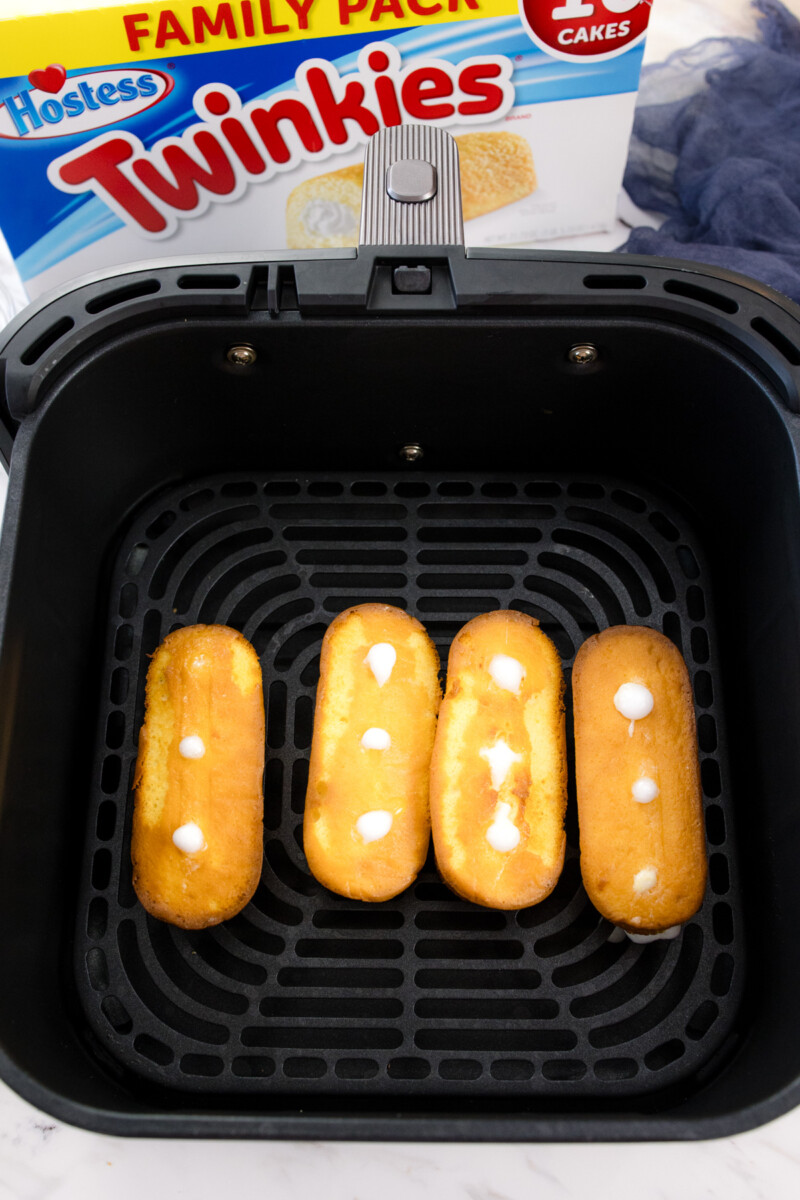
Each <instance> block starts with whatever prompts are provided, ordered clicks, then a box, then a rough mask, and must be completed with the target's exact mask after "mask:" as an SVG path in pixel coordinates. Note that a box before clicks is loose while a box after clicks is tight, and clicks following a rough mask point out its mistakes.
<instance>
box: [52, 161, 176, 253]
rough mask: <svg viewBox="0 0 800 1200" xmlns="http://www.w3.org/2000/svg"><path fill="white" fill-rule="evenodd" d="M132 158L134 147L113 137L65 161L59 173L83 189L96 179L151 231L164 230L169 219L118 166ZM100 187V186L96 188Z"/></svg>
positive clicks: (135, 218) (73, 186) (73, 185)
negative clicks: (84, 185) (69, 160)
mask: <svg viewBox="0 0 800 1200" xmlns="http://www.w3.org/2000/svg"><path fill="white" fill-rule="evenodd" d="M132 157H133V146H131V144H130V143H129V142H127V141H126V140H125V139H124V138H111V139H110V140H109V141H107V142H103V143H102V144H101V145H100V146H95V148H94V149H93V150H87V151H85V153H83V154H81V155H80V156H79V157H78V158H73V159H72V161H71V162H67V163H62V165H61V166H60V167H59V168H58V174H59V175H60V176H61V178H62V179H63V181H64V183H67V184H69V185H70V186H71V187H72V188H76V187H77V188H80V190H81V191H86V190H87V189H86V188H83V187H81V185H82V184H84V183H91V182H95V183H96V184H97V185H98V187H100V188H102V189H103V190H104V191H106V192H107V193H108V194H109V196H111V197H112V199H114V200H116V202H117V204H119V205H120V207H121V208H123V209H124V210H125V212H126V213H128V214H129V216H131V217H133V219H134V221H136V222H137V224H139V225H141V227H142V228H143V229H146V230H147V231H148V232H149V233H161V232H162V230H164V229H166V227H167V222H166V221H165V220H164V218H163V217H162V215H161V213H160V212H159V211H158V209H157V208H154V207H153V205H152V204H151V203H150V201H149V200H146V199H145V197H144V196H143V195H142V193H141V192H140V191H139V189H138V188H137V187H136V186H135V184H133V183H131V181H130V179H128V177H127V175H123V173H122V171H120V169H119V165H120V163H124V162H127V161H128V159H129V158H132ZM95 190H97V189H95Z"/></svg>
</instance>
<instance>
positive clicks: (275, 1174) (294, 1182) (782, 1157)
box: [0, 0, 800, 1200]
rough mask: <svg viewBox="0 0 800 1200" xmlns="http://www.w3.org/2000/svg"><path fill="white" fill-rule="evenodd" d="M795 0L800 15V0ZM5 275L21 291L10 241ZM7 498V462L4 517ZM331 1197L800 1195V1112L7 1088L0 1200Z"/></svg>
mask: <svg viewBox="0 0 800 1200" xmlns="http://www.w3.org/2000/svg"><path fill="white" fill-rule="evenodd" d="M94 2H95V3H98V2H99V0H94ZM784 2H785V3H786V5H787V7H788V8H790V9H791V10H792V11H793V12H796V13H798V15H800V0H784ZM81 6H82V5H81V3H80V2H79V0H0V16H6V15H10V14H13V13H15V12H20V11H35V10H39V11H42V10H55V9H57V8H58V9H64V8H66V9H69V8H77V7H81ZM753 29H754V17H753V14H752V12H751V10H750V8H749V5H748V4H747V3H746V0H656V3H655V5H654V11H653V17H652V20H651V26H650V35H649V38H648V48H647V52H646V56H645V60H646V61H659V60H660V59H662V58H663V57H664V56H665V55H666V54H668V53H669V52H670V51H672V50H674V49H677V48H678V47H680V46H687V45H691V44H692V43H693V42H695V41H697V40H699V39H700V38H702V37H708V36H716V35H724V34H730V33H736V34H742V35H744V36H748V35H750V34H752V32H753ZM620 235H621V236H620ZM624 236H625V231H624V228H623V227H622V226H620V231H619V232H618V233H615V234H612V235H605V238H604V240H603V241H602V242H599V241H598V239H577V238H576V239H570V240H569V246H570V248H575V249H612V248H613V247H614V246H616V245H617V244H619V242H620V241H621V240H623V238H624ZM0 283H5V285H6V288H7V289H10V291H11V294H12V296H14V297H15V298H18V297H19V296H20V292H19V290H18V288H19V284H18V282H17V281H16V280H15V279H14V276H13V273H12V271H11V270H10V267H9V264H8V261H7V256H6V258H5V259H4V258H3V252H2V249H1V248H0ZM0 294H1V289H0ZM2 319H3V316H2V314H0V320H2ZM4 499H5V477H4V476H3V473H2V471H0V513H2V507H3V502H4ZM321 1193H322V1194H323V1195H324V1198H325V1200H374V1198H375V1197H377V1196H381V1197H385V1200H401V1198H402V1200H413V1198H414V1197H427V1196H429V1195H430V1196H436V1197H437V1200H456V1198H459V1200H523V1198H525V1200H527V1198H529V1197H534V1196H535V1197H536V1200H563V1198H564V1197H568V1198H576V1200H577V1198H582V1197H585V1196H588V1195H591V1196H592V1198H593V1200H643V1198H644V1200H659V1198H661V1197H664V1198H669V1200H672V1198H674V1197H681V1198H682V1200H696V1198H697V1200H699V1198H700V1197H711V1198H715V1197H720V1200H722V1198H724V1200H752V1198H760V1197H764V1198H765V1200H783V1198H784V1197H786V1198H788V1197H792V1198H794V1197H797V1196H798V1195H800V1108H798V1109H796V1110H795V1111H794V1112H791V1113H788V1114H787V1115H786V1116H784V1117H781V1118H779V1119H778V1120H776V1121H773V1122H771V1123H770V1124H769V1125H766V1126H764V1127H762V1128H761V1129H757V1130H754V1131H752V1132H750V1133H745V1134H740V1135H738V1136H736V1137H732V1138H725V1139H721V1140H717V1141H711V1142H694V1143H685V1142H684V1143H637V1144H633V1143H631V1144H611V1145H591V1144H590V1145H571V1144H558V1145H546V1144H542V1145H537V1144H534V1145H483V1144H481V1145H461V1144H459V1145H450V1144H424V1143H423V1144H419V1143H405V1144H403V1143H398V1144H384V1143H354V1142H215V1141H202V1140H196V1141H192V1142H185V1141H172V1140H161V1141H159V1140H153V1141H148V1140H143V1139H125V1138H117V1137H107V1136H104V1135H101V1134H95V1133H88V1132H86V1131H84V1130H80V1129H74V1128H71V1127H70V1126H67V1125H64V1124H62V1123H61V1122H59V1121H55V1120H53V1119H52V1118H50V1117H49V1116H46V1115H45V1114H43V1113H41V1112H39V1111H37V1110H36V1109H34V1108H33V1107H31V1105H29V1104H28V1103H26V1102H25V1101H24V1100H22V1099H21V1098H20V1097H19V1096H17V1095H16V1094H15V1093H13V1092H12V1091H11V1090H10V1089H9V1088H7V1087H6V1086H5V1085H3V1084H0V1200H6V1198H8V1200H44V1198H45V1197H48V1198H53V1200H57V1198H60V1200H106V1198H107V1197H108V1196H109V1195H111V1196H113V1197H114V1200H141V1197H142V1196H143V1195H147V1196H152V1197H153V1198H154V1200H160V1198H161V1197H166V1196H170V1197H173V1196H174V1197H183V1196H185V1197H190V1196H191V1197H193V1198H194V1200H203V1198H204V1197H215V1198H216V1197H219V1196H222V1195H244V1196H251V1195H262V1194H263V1195H265V1196H267V1197H270V1198H271V1200H295V1198H297V1200H300V1198H303V1200H305V1197H307V1196H314V1195H320V1194H321Z"/></svg>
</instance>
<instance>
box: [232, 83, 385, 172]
mask: <svg viewBox="0 0 800 1200" xmlns="http://www.w3.org/2000/svg"><path fill="white" fill-rule="evenodd" d="M320 74H322V72H320ZM251 115H252V121H253V124H254V126H255V128H256V132H257V133H258V136H259V137H260V138H261V140H262V142H263V143H264V145H265V147H266V150H267V153H268V154H269V156H270V158H271V159H272V160H273V162H277V163H285V162H288V161H289V157H290V154H289V147H288V146H287V145H286V142H285V141H284V140H283V137H282V135H281V132H280V130H279V129H278V122H279V121H291V122H292V124H293V125H294V127H295V129H296V130H297V132H298V134H299V135H300V141H301V142H302V143H303V145H304V146H305V148H306V150H311V151H316V150H321V149H322V146H323V142H322V138H321V137H320V135H319V130H318V129H317V127H316V125H315V124H314V118H313V117H312V116H311V113H310V112H309V111H308V108H307V107H306V105H305V104H303V102H302V101H301V100H289V99H286V100H276V101H275V103H274V104H273V105H272V106H271V107H270V108H269V109H263V108H255V109H253V112H252V114H251ZM375 128H376V129H377V122H376V125H375Z"/></svg>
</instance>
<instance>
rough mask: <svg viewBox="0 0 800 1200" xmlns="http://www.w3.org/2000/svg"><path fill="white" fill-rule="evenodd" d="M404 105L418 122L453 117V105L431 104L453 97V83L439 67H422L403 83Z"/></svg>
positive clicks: (408, 76)
mask: <svg viewBox="0 0 800 1200" xmlns="http://www.w3.org/2000/svg"><path fill="white" fill-rule="evenodd" d="M400 94H401V96H402V97H403V104H404V105H405V109H406V112H407V113H408V115H409V116H410V117H415V118H416V119H417V120H418V121H436V120H437V119H438V118H439V117H452V115H453V113H454V112H455V108H454V106H453V105H452V104H431V101H432V100H439V99H440V98H441V97H442V96H452V94H453V81H452V79H451V78H450V76H449V75H448V74H447V73H446V72H445V71H442V70H440V69H439V67H420V68H419V69H418V70H416V71H412V72H411V74H410V75H407V76H406V78H405V80H404V81H403V87H402V89H401V92H400Z"/></svg>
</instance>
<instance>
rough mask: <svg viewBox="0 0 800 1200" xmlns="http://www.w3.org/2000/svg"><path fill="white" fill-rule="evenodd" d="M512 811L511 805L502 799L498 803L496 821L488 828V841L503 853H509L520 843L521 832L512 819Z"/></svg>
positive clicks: (493, 847)
mask: <svg viewBox="0 0 800 1200" xmlns="http://www.w3.org/2000/svg"><path fill="white" fill-rule="evenodd" d="M510 812H511V805H510V804H505V803H503V801H502V800H501V801H500V803H499V804H498V805H497V811H496V813H495V817H494V821H493V822H492V824H491V825H490V826H489V828H488V829H487V830H486V840H487V842H488V843H489V845H490V846H491V847H492V849H493V850H499V851H500V853H501V854H507V853H508V851H509V850H514V849H515V848H516V847H517V846H518V845H519V839H520V832H519V830H518V829H517V827H516V825H515V824H514V822H513V821H512V820H511V818H510V816H509V813H510Z"/></svg>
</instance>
